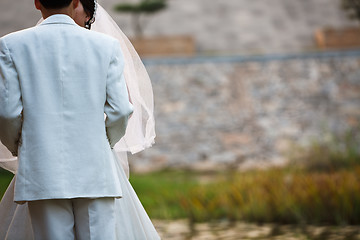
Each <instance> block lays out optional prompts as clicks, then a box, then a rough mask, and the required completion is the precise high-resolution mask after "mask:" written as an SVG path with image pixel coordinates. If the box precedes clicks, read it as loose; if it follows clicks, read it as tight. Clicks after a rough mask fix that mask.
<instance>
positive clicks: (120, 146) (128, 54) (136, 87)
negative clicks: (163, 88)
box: [0, 4, 155, 176]
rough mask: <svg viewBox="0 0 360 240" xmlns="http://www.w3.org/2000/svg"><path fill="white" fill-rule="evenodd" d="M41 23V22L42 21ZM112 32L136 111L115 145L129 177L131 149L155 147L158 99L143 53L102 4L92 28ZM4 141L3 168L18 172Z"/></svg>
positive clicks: (0, 155)
mask: <svg viewBox="0 0 360 240" xmlns="http://www.w3.org/2000/svg"><path fill="white" fill-rule="evenodd" d="M40 22H41V21H40ZM91 30H92V31H97V32H101V33H105V34H107V35H110V36H112V37H114V38H116V39H118V41H119V42H120V45H121V49H122V52H123V55H124V58H125V68H124V76H125V81H126V84H127V87H128V91H129V96H130V99H131V102H132V104H133V106H134V112H133V114H132V116H131V118H130V119H129V121H128V126H127V128H126V133H125V136H124V137H123V138H122V139H121V140H120V141H119V142H118V143H117V144H116V145H115V147H114V151H115V152H116V154H117V157H118V160H119V161H120V163H121V165H122V166H123V168H124V171H125V173H126V174H127V176H129V167H128V161H127V152H131V153H132V154H135V153H137V152H140V151H142V150H144V149H145V148H148V147H150V146H152V144H153V143H154V139H155V120H154V115H153V112H154V100H153V90H152V86H151V81H150V78H149V75H148V73H147V71H146V69H145V66H144V64H143V63H142V61H141V59H140V57H139V55H138V54H137V52H136V51H135V49H134V47H133V45H132V44H131V42H130V41H129V39H128V38H127V37H126V36H125V34H124V33H123V32H122V31H121V29H120V28H119V27H118V25H117V24H116V23H115V21H114V20H113V19H112V18H111V16H110V15H109V14H108V13H107V12H106V11H105V10H104V9H103V8H102V7H101V6H100V5H99V4H98V7H97V11H96V19H95V22H94V23H93V25H92V28H91ZM17 161H18V160H17V158H16V157H13V156H12V154H11V153H10V152H9V151H8V150H7V148H6V147H5V146H4V145H3V144H2V143H1V142H0V167H2V168H5V169H7V170H9V171H11V172H13V173H16V170H17V166H18V162H17Z"/></svg>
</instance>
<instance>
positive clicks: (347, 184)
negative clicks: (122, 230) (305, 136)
mask: <svg viewBox="0 0 360 240" xmlns="http://www.w3.org/2000/svg"><path fill="white" fill-rule="evenodd" d="M196 177H198V174H197V173H192V172H161V173H158V174H156V173H152V174H150V175H142V176H132V184H133V186H134V188H135V189H136V190H137V192H138V193H139V198H140V199H141V201H142V203H143V204H144V207H145V209H147V211H148V213H149V215H150V216H151V217H153V218H160V219H164V218H165V219H169V218H170V219H174V218H185V217H186V218H189V219H190V220H192V221H193V222H199V221H209V220H221V219H228V220H230V221H231V220H234V221H235V220H245V221H251V222H259V223H262V222H278V223H297V224H304V223H307V224H309V223H311V224H359V223H360V166H357V167H356V168H354V169H353V170H340V171H337V172H333V173H316V172H303V171H296V170H291V169H271V170H267V171H251V172H246V173H234V172H227V173H223V174H217V176H214V180H213V181H211V182H208V183H200V182H196V181H193V180H190V181H188V179H195V178H196Z"/></svg>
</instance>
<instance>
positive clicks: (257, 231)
mask: <svg viewBox="0 0 360 240" xmlns="http://www.w3.org/2000/svg"><path fill="white" fill-rule="evenodd" d="M154 224H155V227H156V229H157V230H158V232H159V234H160V235H161V237H162V239H163V240H215V239H216V240H218V239H224V240H225V239H226V240H239V239H243V240H251V239H258V240H259V239H264V240H265V239H269V240H283V239H284V240H305V239H307V240H342V239H344V240H345V239H348V240H358V239H360V226H310V225H307V226H304V227H301V226H294V225H276V224H263V225H257V224H250V223H243V222H238V223H233V224H229V223H227V222H223V223H216V224H215V223H199V224H195V225H194V226H192V227H191V226H190V224H189V222H188V221H187V220H177V221H159V220H155V221H154Z"/></svg>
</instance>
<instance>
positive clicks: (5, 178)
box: [0, 168, 14, 198]
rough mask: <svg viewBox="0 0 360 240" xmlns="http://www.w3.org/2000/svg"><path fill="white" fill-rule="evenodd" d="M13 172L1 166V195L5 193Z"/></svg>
mask: <svg viewBox="0 0 360 240" xmlns="http://www.w3.org/2000/svg"><path fill="white" fill-rule="evenodd" d="M13 176H14V175H13V174H12V173H10V172H8V171H6V170H3V169H1V168H0V197H1V198H2V196H3V195H4V193H5V191H6V189H7V187H8V185H9V184H10V182H11V179H12V178H13Z"/></svg>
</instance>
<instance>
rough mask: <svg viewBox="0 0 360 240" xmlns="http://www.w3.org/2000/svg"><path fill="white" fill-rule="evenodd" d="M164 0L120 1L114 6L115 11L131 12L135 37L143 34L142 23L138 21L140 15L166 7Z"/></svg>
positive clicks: (152, 12)
mask: <svg viewBox="0 0 360 240" xmlns="http://www.w3.org/2000/svg"><path fill="white" fill-rule="evenodd" d="M166 6H167V5H166V0H142V1H140V2H138V3H121V4H118V5H116V6H115V8H114V9H115V11H118V12H126V13H131V14H132V16H133V27H134V31H135V34H136V36H137V37H142V36H143V28H144V23H143V22H141V21H140V17H141V15H144V14H154V13H156V12H159V11H161V10H163V9H165V8H166Z"/></svg>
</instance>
